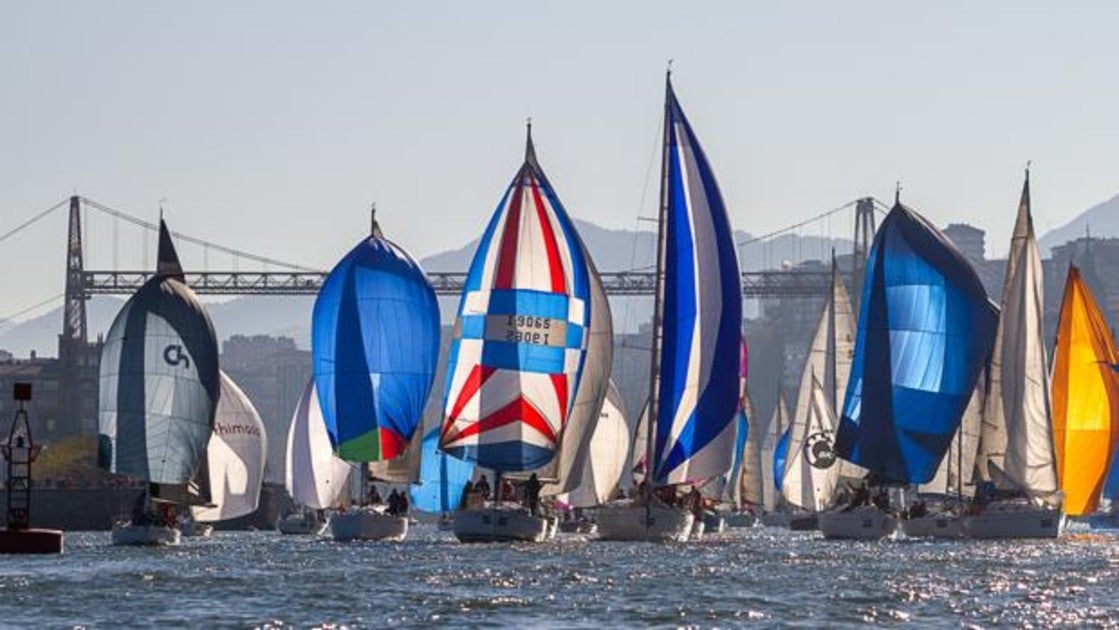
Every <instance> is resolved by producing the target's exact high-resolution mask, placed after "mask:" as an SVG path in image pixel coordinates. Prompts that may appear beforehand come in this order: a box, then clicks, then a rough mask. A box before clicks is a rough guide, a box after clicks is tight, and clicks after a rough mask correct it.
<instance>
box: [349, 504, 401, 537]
mask: <svg viewBox="0 0 1119 630" xmlns="http://www.w3.org/2000/svg"><path fill="white" fill-rule="evenodd" d="M330 535H331V536H333V537H334V540H337V541H340V542H345V541H349V540H404V537H405V536H407V535H408V517H406V516H392V515H391V514H385V513H382V512H377V511H375V510H371V509H368V508H361V509H351V510H347V511H345V512H339V513H337V514H335V515H334V516H331V517H330Z"/></svg>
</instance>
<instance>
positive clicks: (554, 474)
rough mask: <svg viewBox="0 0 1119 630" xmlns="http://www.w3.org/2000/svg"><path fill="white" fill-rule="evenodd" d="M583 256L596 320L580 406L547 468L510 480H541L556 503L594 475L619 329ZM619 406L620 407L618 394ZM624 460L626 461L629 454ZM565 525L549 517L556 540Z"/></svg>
mask: <svg viewBox="0 0 1119 630" xmlns="http://www.w3.org/2000/svg"><path fill="white" fill-rule="evenodd" d="M583 256H584V259H585V260H586V264H587V281H588V283H589V284H590V296H591V318H590V324H589V325H588V326H587V328H586V332H585V336H586V337H587V342H586V348H587V351H586V355H585V357H584V359H583V373H582V375H581V376H580V380H579V390H578V392H577V393H576V395H575V402H574V404H573V405H572V406H571V412H570V414H569V415H568V418H567V422H566V423H565V425H564V428H563V434H562V435H561V436H560V442H559V445H558V449H557V452H556V454H555V456H554V457H552V460H551V461H550V462H549V463H548V464H546V465H545V466H543V467H541V468H538V469H535V470H532V471H524V472H520V473H511V474H509V475H508V477H509V478H510V479H515V480H521V481H527V480H528V479H529V478H530V477H531V475H533V474H536V475H537V478H538V480H540V481H542V482H543V483H544V486H543V488H542V490H541V495H542V496H544V497H546V498H551V499H555V498H556V497H557V496H559V495H563V494H565V493H568V492H572V491H574V490H575V489H577V488H578V487H579V486H580V485H581V484H582V482H583V475H584V474H585V473H590V474H593V467H594V464H595V462H594V457H595V452H594V451H593V449H592V444H591V441H592V440H593V439H594V435H595V433H596V427H597V424H598V422H599V421H600V420H601V419H602V418H603V411H604V407H605V405H606V399H607V397H608V395H609V393H608V392H609V389H610V386H611V385H610V369H611V366H612V365H613V361H614V325H613V317H612V315H611V312H610V303H609V301H608V300H607V298H606V291H605V290H604V289H603V287H602V280H601V278H600V277H599V274H598V269H597V268H596V267H595V265H594V261H593V260H592V259H591V257H590V254H589V252H587V251H585V250H584V252H583ZM615 400H616V401H617V402H618V403H619V404H620V399H619V398H617V393H616V392H615ZM615 448H616V447H615ZM620 454H621V456H623V457H624V456H625V453H624V451H623V452H620ZM600 477H601V475H600ZM559 525H560V522H559V518H558V517H556V516H552V517H549V528H550V530H551V531H550V533H549V535H548V537H549V538H551V537H553V536H554V533H555V531H557V530H558V527H559Z"/></svg>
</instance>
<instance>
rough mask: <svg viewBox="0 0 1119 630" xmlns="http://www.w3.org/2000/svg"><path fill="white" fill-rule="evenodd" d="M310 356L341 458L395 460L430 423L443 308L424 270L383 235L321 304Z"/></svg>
mask: <svg viewBox="0 0 1119 630" xmlns="http://www.w3.org/2000/svg"><path fill="white" fill-rule="evenodd" d="M311 357H312V364H313V370H314V376H315V387H316V389H317V390H318V394H319V402H320V405H321V408H322V414H323V420H324V421H325V423H326V429H327V433H328V434H329V435H330V442H331V445H332V446H333V447H334V450H335V452H337V453H338V456H339V457H341V458H342V459H345V460H348V461H355V462H375V461H383V460H389V459H392V458H394V457H396V456H397V455H400V454H401V453H402V452H403V451H404V449H405V448H406V447H407V446H408V442H409V441H410V440H411V439H412V434H413V433H415V431H416V430H417V427H418V426H419V423H420V420H421V418H422V416H423V410H424V405H425V403H426V402H427V396H428V394H429V393H430V392H431V383H432V379H433V378H434V376H435V366H436V362H437V361H438V358H439V304H438V303H437V302H436V301H435V291H434V289H432V287H431V283H430V282H428V280H427V276H426V275H425V274H424V271H423V269H421V268H420V266H419V264H418V263H416V261H415V260H413V259H412V257H411V256H409V255H408V254H407V253H406V252H405V251H404V250H403V249H401V248H400V247H398V246H397V245H396V244H395V243H393V242H392V241H389V240H388V239H386V238H384V237H382V236H381V234H380V230H378V229H374V234H373V235H372V236H370V237H369V238H367V239H364V240H362V241H361V242H360V243H358V244H357V246H356V247H354V248H353V249H352V250H351V251H350V253H348V254H347V255H346V256H345V257H344V258H343V259H342V260H341V261H340V262H339V263H338V264H337V265H336V266H335V267H334V269H333V270H332V271H331V272H330V275H329V276H327V278H326V281H324V282H323V286H322V289H320V290H319V295H318V298H317V299H316V300H315V310H314V313H313V316H312V320H311Z"/></svg>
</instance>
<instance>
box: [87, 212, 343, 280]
mask: <svg viewBox="0 0 1119 630" xmlns="http://www.w3.org/2000/svg"><path fill="white" fill-rule="evenodd" d="M81 199H82V203H84V204H87V205H89V206H90V207H92V208H94V209H95V210H99V211H101V212H103V213H105V214H107V215H109V216H112V217H116V218H118V219H123V220H125V221H128V222H129V223H131V224H133V225H136V226H139V227H142V228H146V229H148V230H153V231H159V226H158V225H155V224H154V223H150V222H148V221H145V220H143V219H141V218H138V217H135V216H133V215H131V214H128V213H127V212H124V211H122V210H117V209H114V208H110V207H109V206H106V205H104V204H101V203H98V202H96V201H94V200H92V199H89V198H86V197H82V198H81ZM171 234H172V235H173V236H175V238H178V239H179V240H181V241H186V242H188V243H192V244H194V245H198V246H200V247H212V248H213V249H215V250H217V251H220V252H222V253H225V254H229V255H231V256H233V257H234V258H244V259H248V260H252V261H254V262H258V263H261V264H265V265H276V266H277V267H282V268H285V269H290V270H292V271H311V272H318V271H321V270H320V269H312V268H311V267H305V266H303V265H297V264H295V263H289V262H284V261H282V260H276V259H275V258H268V257H266V256H260V255H257V254H251V253H249V252H246V251H242V250H238V249H234V248H232V247H226V246H224V245H219V244H217V243H211V242H209V241H206V240H203V239H200V238H196V237H194V236H189V235H187V234H183V233H182V232H174V231H172V232H171Z"/></svg>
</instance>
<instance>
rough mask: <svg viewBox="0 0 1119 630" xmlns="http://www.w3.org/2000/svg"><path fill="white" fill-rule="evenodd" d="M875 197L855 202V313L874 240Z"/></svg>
mask: <svg viewBox="0 0 1119 630" xmlns="http://www.w3.org/2000/svg"><path fill="white" fill-rule="evenodd" d="M874 230H875V226H874V199H872V198H870V197H864V198H862V199H859V200H858V201H856V202H855V251H854V256H853V257H852V259H851V301H852V306H853V307H854V309H855V313H858V312H859V300H861V299H862V295H863V276H864V275H865V274H866V259H867V256H868V255H869V254H870V245H871V243H873V242H874Z"/></svg>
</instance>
